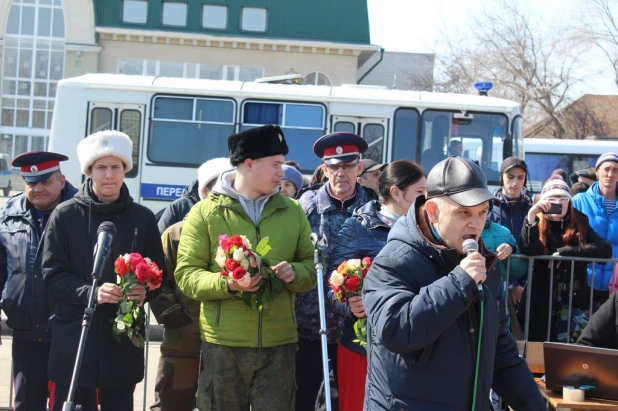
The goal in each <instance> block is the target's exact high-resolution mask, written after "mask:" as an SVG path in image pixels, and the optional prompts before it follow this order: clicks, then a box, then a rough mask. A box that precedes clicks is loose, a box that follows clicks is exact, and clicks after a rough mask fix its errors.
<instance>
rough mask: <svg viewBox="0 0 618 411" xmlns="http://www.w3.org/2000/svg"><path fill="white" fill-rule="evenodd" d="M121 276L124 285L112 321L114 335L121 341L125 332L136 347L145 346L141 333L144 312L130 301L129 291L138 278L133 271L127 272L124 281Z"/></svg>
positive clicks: (121, 282)
mask: <svg viewBox="0 0 618 411" xmlns="http://www.w3.org/2000/svg"><path fill="white" fill-rule="evenodd" d="M118 277H119V280H118V284H119V285H121V287H122V292H123V295H122V300H121V301H120V303H119V304H118V311H117V313H116V318H113V319H112V320H110V321H111V322H112V324H113V325H112V335H113V336H114V338H115V339H116V341H118V342H120V341H121V339H122V335H123V334H125V335H126V336H127V337H128V338H129V339H130V340H131V342H132V343H133V345H135V346H136V347H139V348H143V347H144V337H143V336H142V335H141V334H140V332H139V331H140V329H141V328H142V326H143V325H144V322H145V317H144V312H143V311H142V310H141V309H140V308H139V307H138V306H137V304H135V303H134V302H133V301H129V299H128V297H127V295H126V294H127V292H128V291H129V290H130V289H131V287H132V286H133V285H136V284H137V280H136V278H135V275H134V274H133V273H127V274H126V276H125V278H124V281H123V280H122V278H120V276H118Z"/></svg>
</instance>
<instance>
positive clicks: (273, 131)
mask: <svg viewBox="0 0 618 411" xmlns="http://www.w3.org/2000/svg"><path fill="white" fill-rule="evenodd" d="M227 150H228V152H229V153H230V163H231V164H232V165H233V166H234V167H236V166H237V165H238V164H240V163H242V162H243V161H245V160H246V159H248V158H250V159H252V160H255V159H258V158H262V157H268V156H276V155H278V154H281V155H284V156H285V155H286V154H287V153H288V152H289V150H288V145H287V143H286V142H285V136H284V135H283V131H281V128H280V127H279V126H275V125H267V126H262V127H256V128H252V129H249V130H245V131H241V132H240V133H238V134H232V135H231V136H229V137H228V138H227Z"/></svg>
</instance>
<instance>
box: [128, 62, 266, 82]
mask: <svg viewBox="0 0 618 411" xmlns="http://www.w3.org/2000/svg"><path fill="white" fill-rule="evenodd" d="M118 73H119V74H130V75H137V76H163V77H181V78H201V79H208V80H229V81H254V80H255V79H257V78H260V77H264V69H263V68H261V67H245V66H227V65H216V64H197V63H178V62H175V61H157V60H136V59H119V60H118Z"/></svg>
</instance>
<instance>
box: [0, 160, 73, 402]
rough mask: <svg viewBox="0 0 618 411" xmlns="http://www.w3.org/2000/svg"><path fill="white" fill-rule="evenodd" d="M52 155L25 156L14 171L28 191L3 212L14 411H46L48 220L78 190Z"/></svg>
mask: <svg viewBox="0 0 618 411" xmlns="http://www.w3.org/2000/svg"><path fill="white" fill-rule="evenodd" d="M65 160H68V157H66V156H63V155H61V154H56V153H49V152H32V153H24V154H22V155H20V156H18V157H15V159H14V160H13V163H12V165H13V166H14V167H20V168H21V175H22V177H23V179H24V181H25V183H26V185H25V191H24V192H23V193H21V194H18V195H16V196H14V197H12V198H10V199H9V200H8V201H7V203H6V204H5V205H4V206H3V207H2V209H1V210H0V294H1V295H2V306H1V308H2V310H3V311H4V312H5V313H6V315H7V324H8V326H9V327H11V329H12V330H13V380H14V381H15V410H17V411H25V410H28V411H40V410H45V409H47V382H48V379H47V359H48V357H49V332H48V329H47V328H48V327H47V317H48V316H49V313H50V310H49V308H50V307H49V301H48V300H47V298H46V294H45V290H44V288H43V276H42V275H41V254H42V251H43V245H42V243H43V240H42V239H43V232H44V231H45V227H46V225H47V221H48V219H49V215H50V214H51V212H52V211H53V210H54V208H55V207H56V206H57V205H58V204H59V203H61V202H63V201H66V200H68V199H70V198H71V197H73V196H74V195H75V193H76V192H77V190H76V189H75V188H74V187H73V186H72V185H71V184H69V183H68V182H67V181H65V178H64V176H63V175H62V173H61V171H60V162H61V161H65Z"/></svg>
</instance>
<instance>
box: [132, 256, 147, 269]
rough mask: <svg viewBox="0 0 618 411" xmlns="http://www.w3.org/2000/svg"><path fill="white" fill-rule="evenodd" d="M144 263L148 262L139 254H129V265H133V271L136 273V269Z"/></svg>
mask: <svg viewBox="0 0 618 411" xmlns="http://www.w3.org/2000/svg"><path fill="white" fill-rule="evenodd" d="M142 262H143V263H144V264H145V263H146V261H145V260H144V259H143V258H142V256H141V255H139V254H138V253H131V254H129V264H131V268H132V269H133V271H135V268H136V267H137V266H138V265H139V264H140V263H142Z"/></svg>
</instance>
